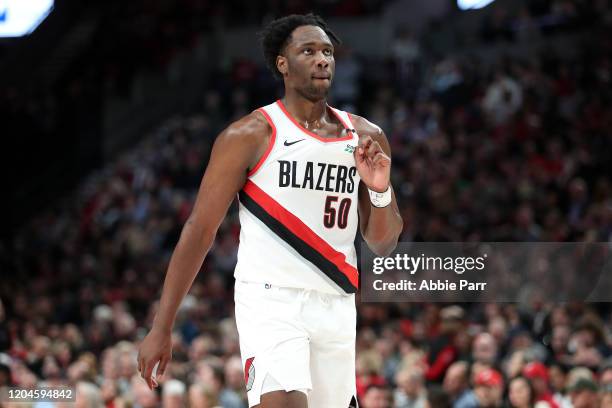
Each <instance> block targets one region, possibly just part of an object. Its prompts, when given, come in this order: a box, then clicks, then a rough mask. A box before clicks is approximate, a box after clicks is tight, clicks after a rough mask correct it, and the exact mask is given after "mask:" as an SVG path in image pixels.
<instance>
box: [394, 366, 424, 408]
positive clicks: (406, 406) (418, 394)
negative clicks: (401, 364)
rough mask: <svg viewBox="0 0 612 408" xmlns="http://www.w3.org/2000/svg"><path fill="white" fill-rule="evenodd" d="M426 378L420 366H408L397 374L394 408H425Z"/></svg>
mask: <svg viewBox="0 0 612 408" xmlns="http://www.w3.org/2000/svg"><path fill="white" fill-rule="evenodd" d="M424 380H425V378H424V375H423V371H422V370H421V368H420V367H418V366H412V367H406V368H403V369H401V370H400V371H398V372H397V374H396V376H395V383H396V389H395V392H394V394H393V401H394V408H424V406H425V401H426V389H425V382H424Z"/></svg>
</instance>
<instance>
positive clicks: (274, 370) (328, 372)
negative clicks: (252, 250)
mask: <svg viewBox="0 0 612 408" xmlns="http://www.w3.org/2000/svg"><path fill="white" fill-rule="evenodd" d="M234 299H235V302H236V323H237V326H238V334H239V335H240V354H241V356H242V363H243V366H244V372H245V382H246V387H247V396H248V399H249V407H253V406H255V405H257V404H259V403H260V397H261V395H262V394H265V393H268V392H271V391H279V390H284V391H287V392H288V391H295V390H298V391H302V392H304V393H306V395H307V397H308V406H309V407H310V408H321V407H325V408H336V407H337V408H348V407H349V406H351V404H353V405H355V402H354V401H355V394H356V389H355V330H356V323H357V321H356V309H355V296H354V295H350V296H342V295H329V294H325V293H321V292H317V291H313V290H304V289H292V288H279V287H275V286H272V285H269V284H263V283H248V282H242V281H237V282H236V287H235V293H234Z"/></svg>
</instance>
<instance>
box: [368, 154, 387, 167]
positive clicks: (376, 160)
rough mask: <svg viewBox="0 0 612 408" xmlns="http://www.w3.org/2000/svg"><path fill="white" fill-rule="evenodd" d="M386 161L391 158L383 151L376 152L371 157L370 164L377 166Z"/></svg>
mask: <svg viewBox="0 0 612 408" xmlns="http://www.w3.org/2000/svg"><path fill="white" fill-rule="evenodd" d="M388 163H391V159H390V158H389V156H387V155H386V154H384V153H383V152H378V153H377V154H376V155H375V156H374V158H373V159H372V164H374V166H377V167H378V166H381V165H386V164H388Z"/></svg>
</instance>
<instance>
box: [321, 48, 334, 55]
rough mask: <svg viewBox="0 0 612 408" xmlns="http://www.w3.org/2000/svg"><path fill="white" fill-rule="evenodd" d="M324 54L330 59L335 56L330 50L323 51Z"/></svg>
mask: <svg viewBox="0 0 612 408" xmlns="http://www.w3.org/2000/svg"><path fill="white" fill-rule="evenodd" d="M323 54H325V55H327V56H328V57H329V56H331V55H332V54H333V52H332V50H331V49H330V48H326V49H324V50H323Z"/></svg>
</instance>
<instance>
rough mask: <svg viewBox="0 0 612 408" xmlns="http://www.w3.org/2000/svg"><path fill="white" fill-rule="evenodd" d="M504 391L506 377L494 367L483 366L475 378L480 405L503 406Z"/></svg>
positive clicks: (476, 394)
mask: <svg viewBox="0 0 612 408" xmlns="http://www.w3.org/2000/svg"><path fill="white" fill-rule="evenodd" d="M503 393H504V379H503V377H502V375H501V374H500V373H499V372H498V371H497V370H494V369H492V368H483V369H482V370H481V371H480V372H479V373H478V374H476V377H475V379H474V395H475V396H476V399H477V400H478V406H479V407H486V408H493V407H501V405H502V402H503Z"/></svg>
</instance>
